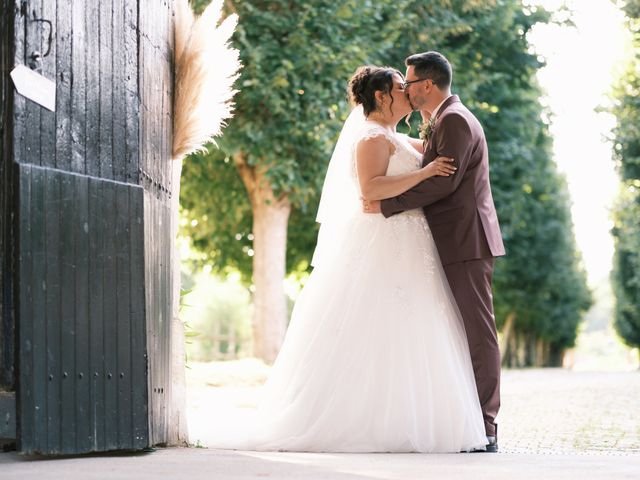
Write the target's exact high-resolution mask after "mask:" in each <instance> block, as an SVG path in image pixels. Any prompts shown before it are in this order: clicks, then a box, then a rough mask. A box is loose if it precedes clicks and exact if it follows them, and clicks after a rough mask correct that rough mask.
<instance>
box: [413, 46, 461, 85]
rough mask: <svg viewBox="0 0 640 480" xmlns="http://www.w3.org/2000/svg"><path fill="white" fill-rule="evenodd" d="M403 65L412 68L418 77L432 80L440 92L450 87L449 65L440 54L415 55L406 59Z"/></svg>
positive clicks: (450, 72)
mask: <svg viewBox="0 0 640 480" xmlns="http://www.w3.org/2000/svg"><path fill="white" fill-rule="evenodd" d="M404 63H405V65H406V66H407V67H413V69H414V71H415V72H416V75H417V76H418V77H420V78H428V79H430V80H432V81H433V83H435V84H436V86H437V87H438V88H439V89H440V90H444V89H446V88H449V87H451V78H452V76H453V74H452V71H451V64H450V63H449V60H447V58H446V57H445V56H444V55H442V54H441V53H439V52H424V53H416V54H415V55H411V56H410V57H407V59H406V60H405V61H404Z"/></svg>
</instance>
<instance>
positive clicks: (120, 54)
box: [111, 0, 128, 182]
mask: <svg viewBox="0 0 640 480" xmlns="http://www.w3.org/2000/svg"><path fill="white" fill-rule="evenodd" d="M124 21H125V0H113V89H112V92H111V95H112V99H113V172H114V175H113V178H114V179H115V180H119V181H121V182H126V181H127V180H128V178H127V173H128V171H127V170H128V169H127V166H126V160H127V158H126V136H125V131H126V124H127V119H126V110H125V106H126V91H125V89H126V83H125V66H126V63H125V62H126V58H125V51H124V50H125V38H124Z"/></svg>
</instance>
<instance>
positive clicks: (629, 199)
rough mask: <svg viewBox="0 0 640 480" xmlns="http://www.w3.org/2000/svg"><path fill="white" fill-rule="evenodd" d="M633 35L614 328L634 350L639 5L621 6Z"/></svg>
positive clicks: (639, 288)
mask: <svg viewBox="0 0 640 480" xmlns="http://www.w3.org/2000/svg"><path fill="white" fill-rule="evenodd" d="M623 10H624V12H625V14H626V16H627V25H628V27H629V29H630V31H631V32H632V34H633V39H632V41H633V51H634V56H633V57H632V58H630V60H629V63H628V65H627V68H626V70H625V73H624V75H623V76H622V78H621V79H620V80H619V81H618V84H617V86H616V88H615V92H614V97H615V103H614V107H613V109H612V112H613V114H614V115H615V116H616V119H617V122H616V127H615V128H614V129H613V132H612V140H613V146H614V150H613V155H614V159H615V160H616V163H617V166H618V171H619V172H620V176H621V181H622V182H621V187H620V195H619V198H618V202H617V205H616V208H615V214H614V221H615V223H614V228H613V232H612V233H613V236H614V238H615V247H616V249H615V256H614V267H613V272H612V280H613V289H614V293H615V297H616V308H615V321H614V326H615V328H616V330H617V332H618V333H619V335H620V336H621V337H622V339H623V340H624V341H625V343H627V344H628V345H629V346H631V347H640V53H638V52H639V51H640V1H638V0H629V1H627V2H625V3H624V4H623Z"/></svg>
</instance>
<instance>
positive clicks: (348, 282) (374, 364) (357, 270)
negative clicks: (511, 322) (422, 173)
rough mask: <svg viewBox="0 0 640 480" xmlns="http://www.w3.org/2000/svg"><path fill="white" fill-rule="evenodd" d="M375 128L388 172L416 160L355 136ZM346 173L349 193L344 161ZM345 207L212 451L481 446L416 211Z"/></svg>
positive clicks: (448, 313) (478, 418)
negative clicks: (252, 397)
mask: <svg viewBox="0 0 640 480" xmlns="http://www.w3.org/2000/svg"><path fill="white" fill-rule="evenodd" d="M374 135H384V136H386V137H387V138H388V139H389V141H390V142H392V143H393V145H394V146H395V152H394V154H393V155H392V156H391V159H390V162H389V167H388V170H387V174H388V175H397V174H400V173H404V172H408V171H411V170H414V169H417V168H419V167H420V163H421V155H420V154H419V153H418V152H416V151H415V149H413V147H412V146H411V145H410V144H409V143H408V141H407V140H406V136H403V135H399V134H398V135H391V134H390V133H388V132H386V131H385V130H384V129H382V128H381V127H380V126H379V125H377V124H375V123H372V122H365V124H364V128H363V130H362V131H361V132H360V134H359V135H358V138H360V139H361V138H365V137H370V136H374ZM351 180H352V187H353V188H354V189H355V190H356V192H357V191H358V187H357V179H356V174H355V163H354V162H353V160H352V165H351ZM356 198H357V195H356ZM351 207H353V206H351ZM349 211H350V213H349V215H348V217H349V219H348V222H346V223H345V224H344V225H343V229H342V231H341V232H340V234H339V235H340V236H339V239H335V238H334V239H333V242H334V244H336V240H337V243H338V244H340V245H341V248H339V249H335V250H333V251H330V252H324V253H323V261H322V262H321V263H320V265H318V266H317V267H316V268H314V270H313V272H312V273H311V275H310V277H309V279H308V281H307V283H306V285H305V287H304V289H303V290H302V292H301V293H300V296H299V298H298V300H297V302H296V304H295V307H294V310H293V314H292V317H291V321H290V324H289V328H288V331H287V334H286V338H285V340H284V344H283V345H282V349H281V351H280V354H279V356H278V358H277V360H276V362H275V363H274V366H273V368H272V371H271V373H270V376H269V378H268V380H267V382H266V384H265V386H264V391H263V399H262V402H261V404H260V407H259V409H258V411H257V413H256V415H255V416H253V417H250V420H247V423H250V425H245V426H244V427H242V426H240V427H239V428H237V429H234V431H233V432H229V431H227V432H219V433H221V435H218V438H217V439H215V438H214V439H212V440H210V441H209V442H208V445H209V446H210V447H217V448H234V449H243V450H284V451H305V452H459V451H461V450H471V449H474V448H480V449H483V448H484V446H485V444H486V435H485V431H484V423H483V419H482V413H481V410H480V404H479V401H478V394H477V391H476V386H475V380H474V376H473V370H472V366H471V360H470V356H469V348H468V345H467V340H466V336H465V332H464V327H463V324H462V320H461V319H460V317H459V312H458V310H457V307H456V306H455V303H454V301H453V297H452V294H451V292H450V289H449V286H448V283H447V280H446V277H445V275H444V272H443V269H442V265H441V263H440V259H439V257H438V252H437V250H436V246H435V244H434V241H433V238H432V236H431V232H430V230H429V226H428V225H427V221H426V219H425V217H424V215H423V213H422V211H421V210H419V209H418V210H412V211H407V212H405V213H402V214H399V215H395V216H393V217H391V218H388V219H386V218H384V217H383V216H382V215H377V214H365V213H361V211H360V207H359V204H358V205H357V206H355V208H351V209H350V210H349ZM334 235H335V232H334ZM212 428H213V429H215V425H214V426H212Z"/></svg>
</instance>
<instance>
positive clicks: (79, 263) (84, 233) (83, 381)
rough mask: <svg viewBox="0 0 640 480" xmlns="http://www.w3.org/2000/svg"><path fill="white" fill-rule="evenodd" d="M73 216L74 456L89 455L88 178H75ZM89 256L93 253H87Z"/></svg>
mask: <svg viewBox="0 0 640 480" xmlns="http://www.w3.org/2000/svg"><path fill="white" fill-rule="evenodd" d="M75 188H76V191H75V195H74V198H75V203H76V207H75V212H76V218H75V219H74V221H73V232H74V237H75V298H74V303H75V322H76V327H75V328H76V335H75V346H74V351H75V372H76V373H75V375H74V382H75V391H76V392H75V394H76V400H75V418H76V453H79V452H90V451H91V450H92V446H93V442H92V436H93V431H94V430H93V427H92V424H91V415H92V403H91V396H90V385H91V383H90V382H91V368H90V351H89V349H90V345H91V343H90V336H89V329H90V322H91V319H92V316H91V315H90V314H89V301H90V291H89V285H90V284H91V279H90V276H89V257H90V251H89V238H90V235H91V232H90V229H93V228H95V225H90V224H89V178H88V177H85V176H79V175H78V176H75ZM91 254H92V256H93V255H95V252H91Z"/></svg>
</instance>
